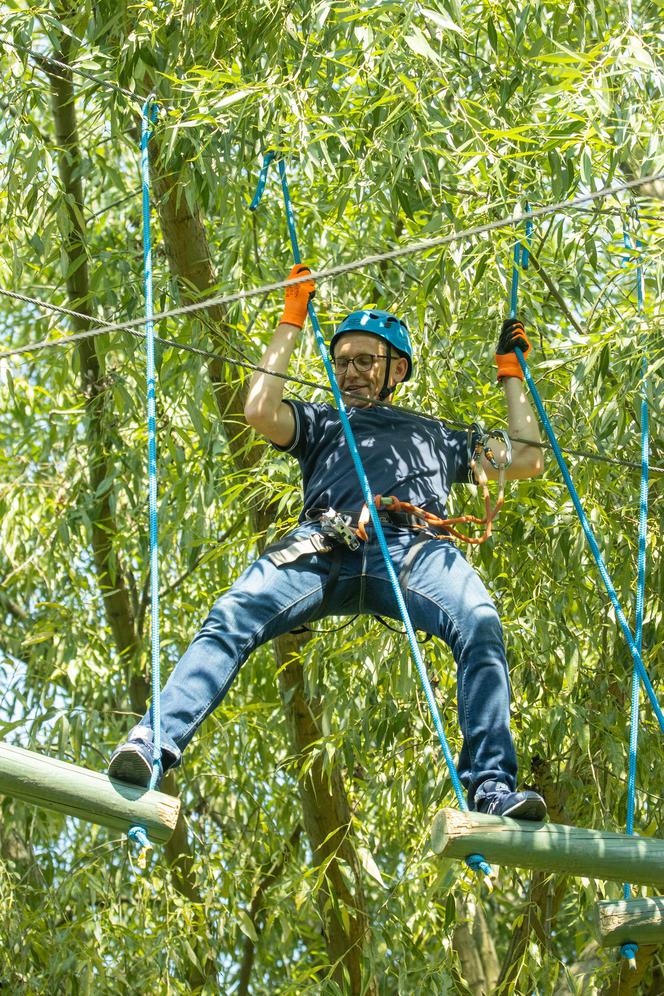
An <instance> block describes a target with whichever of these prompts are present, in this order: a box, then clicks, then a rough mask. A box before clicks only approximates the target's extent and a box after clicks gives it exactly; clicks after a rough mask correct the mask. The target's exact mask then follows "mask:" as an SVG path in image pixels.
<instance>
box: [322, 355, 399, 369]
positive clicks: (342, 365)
mask: <svg viewBox="0 0 664 996" xmlns="http://www.w3.org/2000/svg"><path fill="white" fill-rule="evenodd" d="M388 356H389V358H390V359H393V360H398V359H399V357H398V356H396V355H395V354H394V353H358V354H357V356H337V357H334V356H333V357H332V362H333V364H334V368H335V370H336V371H337V373H346V371H347V370H348V365H349V363H352V364H353V366H354V367H355V369H356V370H357V372H358V373H369V371H370V370H371V368H372V366H373V365H374V363H375V362H376V360H386V359H387V358H388Z"/></svg>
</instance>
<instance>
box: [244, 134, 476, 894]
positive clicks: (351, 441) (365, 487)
mask: <svg viewBox="0 0 664 996" xmlns="http://www.w3.org/2000/svg"><path fill="white" fill-rule="evenodd" d="M274 158H275V153H274V152H268V153H267V154H266V155H265V157H264V159H263V165H262V168H261V173H260V178H259V183H258V189H257V191H256V195H255V196H254V199H253V201H252V203H251V209H252V210H256V208H257V207H258V204H259V202H260V198H261V196H262V193H263V191H264V189H265V183H266V179H267V173H268V169H269V166H270V163H271V162H272V160H273V159H274ZM278 167H279V175H280V179H281V188H282V193H283V199H284V207H285V211H286V220H287V224H288V232H289V236H290V241H291V248H292V252H293V262H294V263H295V264H298V263H301V262H302V257H301V255H300V249H299V243H298V239H297V232H296V229H295V218H294V215H293V206H292V202H291V198H290V192H289V189H288V179H287V176H286V164H285V162H284V160H283V158H279V160H278ZM307 310H308V314H309V319H310V321H311V326H312V329H313V332H314V336H315V339H316V344H317V346H318V350H319V353H320V356H321V359H322V361H323V365H324V367H325V372H326V373H327V377H328V381H329V383H330V387H331V388H332V392H333V395H334V400H335V402H336V405H337V410H338V412H339V418H340V420H341V425H342V429H343V433H344V436H345V439H346V443H347V445H348V448H349V450H350V454H351V458H352V460H353V464H354V466H355V470H356V473H357V476H358V479H359V482H360V488H361V490H362V493H363V496H364V502H365V504H366V506H367V508H368V510H369V518H370V520H371V523H372V525H373V528H374V532H375V535H376V539H377V540H378V545H379V547H380V551H381V553H382V555H383V560H384V562H385V568H386V572H387V576H388V579H389V582H390V584H391V586H392V591H393V593H394V597H395V600H396V603H397V606H398V608H399V614H400V616H401V619H402V621H403V624H404V628H405V630H406V635H407V638H408V643H409V645H410V649H411V654H412V657H413V660H414V662H415V666H416V668H417V671H418V674H419V677H420V681H421V683H422V687H423V690H424V694H425V698H426V700H427V705H428V706H429V711H430V713H431V717H432V720H433V723H434V726H435V729H436V733H437V734H438V739H439V741H440V745H441V749H442V752H443V756H444V758H445V762H446V764H447V768H448V771H449V775H450V779H451V781H452V786H453V788H454V793H455V795H456V798H457V801H458V804H459V808H460V809H462V810H464V811H467V810H468V804H467V802H466V799H465V796H464V792H463V787H462V785H461V781H460V779H459V775H458V773H457V770H456V767H455V764H454V758H453V757H452V752H451V750H450V746H449V743H448V740H447V736H446V734H445V729H444V727H443V722H442V719H441V716H440V712H439V709H438V705H437V703H436V699H435V697H434V693H433V688H432V687H431V682H430V680H429V676H428V674H427V670H426V666H425V664H424V659H423V657H422V654H421V652H420V647H419V644H418V642H417V637H416V635H415V630H414V628H413V624H412V622H411V619H410V614H409V612H408V608H407V606H406V602H405V599H404V596H403V592H402V590H401V587H400V585H399V580H398V578H397V574H396V571H395V568H394V564H393V562H392V558H391V556H390V551H389V549H388V546H387V540H386V539H385V533H384V532H383V527H382V523H381V520H380V517H379V514H378V509H377V508H376V504H375V502H374V499H373V495H372V491H371V487H370V485H369V481H368V479H367V476H366V472H365V470H364V465H363V463H362V458H361V456H360V453H359V450H358V448H357V443H356V441H355V435H354V433H353V429H352V426H351V424H350V421H349V418H348V413H347V410H346V405H345V402H344V399H343V396H342V394H341V391H340V390H339V386H338V384H337V381H336V378H335V376H334V370H333V369H332V364H331V362H330V357H329V354H328V351H327V347H326V345H325V339H324V337H323V332H322V329H321V327H320V323H319V321H318V316H317V314H316V311H315V309H314V306H313V303H312V301H311V300H310V301H309V304H308V308H307ZM467 861H468V865H469V867H471V868H472V869H474V870H478V871H481V872H483V874H484V875H485V876H488V875H489V874H490V871H491V868H490V866H489V865H488V864H487V862H486V861H485V860H484V858H483V857H482V856H481V855H470V856H469V857H468V859H467Z"/></svg>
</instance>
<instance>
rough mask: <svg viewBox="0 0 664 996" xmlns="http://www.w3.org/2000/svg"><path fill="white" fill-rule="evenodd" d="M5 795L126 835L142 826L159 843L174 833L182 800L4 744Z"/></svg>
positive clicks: (0, 760) (0, 768)
mask: <svg viewBox="0 0 664 996" xmlns="http://www.w3.org/2000/svg"><path fill="white" fill-rule="evenodd" d="M0 795H10V796H12V797H13V798H14V799H21V800H22V801H23V802H29V803H31V804H32V805H35V806H41V807H43V808H44V809H52V810H54V811H55V812H58V813H65V814H66V815H67V816H75V817H76V819H79V820H87V821H89V822H90V823H99V824H100V825H101V826H104V827H109V828H110V829H111V830H117V831H119V832H121V833H126V832H127V830H128V829H129V827H131V826H142V827H144V829H145V830H146V831H147V833H148V836H149V837H150V839H151V840H153V841H160V842H162V843H163V842H165V841H167V840H168V838H169V837H170V836H171V834H172V833H173V830H174V829H175V824H176V822H177V818H178V813H179V812H180V801H179V799H176V798H174V797H173V796H170V795H164V794H163V793H162V792H154V791H150V790H149V789H142V788H138V787H136V786H134V785H125V784H124V783H123V782H116V781H111V779H110V778H108V777H107V776H106V775H103V774H101V773H100V772H98V771H88V769H87V768H81V767H80V766H79V765H77V764H65V762H64V761H58V760H55V759H54V758H51V757H46V756H44V755H42V754H36V753H35V752H34V751H31V750H24V749H23V748H22V747H10V746H9V745H8V744H3V743H0Z"/></svg>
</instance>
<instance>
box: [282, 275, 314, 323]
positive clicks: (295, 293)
mask: <svg viewBox="0 0 664 996" xmlns="http://www.w3.org/2000/svg"><path fill="white" fill-rule="evenodd" d="M304 273H311V270H310V269H309V267H308V266H304V265H303V264H302V263H297V264H296V265H295V266H294V267H293V268H292V270H291V271H290V273H289V274H288V279H289V280H292V279H293V277H301V276H302V275H303V274H304ZM315 293H316V285H315V283H314V282H313V280H303V281H302V283H301V284H292V285H291V286H290V287H286V288H285V289H284V313H283V315H282V316H281V319H280V324H281V323H282V322H283V323H285V324H286V325H297V327H298V328H299V329H301V328H302V326H303V325H304V322H305V319H306V317H307V305H308V304H309V301H310V300H311V299H312V297H313V296H314V294H315Z"/></svg>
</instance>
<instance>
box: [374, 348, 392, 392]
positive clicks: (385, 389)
mask: <svg viewBox="0 0 664 996" xmlns="http://www.w3.org/2000/svg"><path fill="white" fill-rule="evenodd" d="M388 346H389V343H388ZM391 363H392V356H391V354H390V353H388V354H387V360H386V362H385V377H384V378H383V386H382V387H381V389H380V391H379V393H378V400H379V401H385V399H386V398H389V396H390V394H391V393H392V391H393V390H394V387H396V384H395V385H394V387H390V386H389V382H390V365H391Z"/></svg>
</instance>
